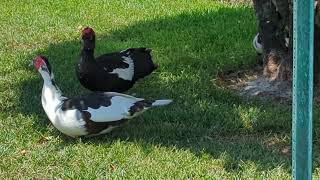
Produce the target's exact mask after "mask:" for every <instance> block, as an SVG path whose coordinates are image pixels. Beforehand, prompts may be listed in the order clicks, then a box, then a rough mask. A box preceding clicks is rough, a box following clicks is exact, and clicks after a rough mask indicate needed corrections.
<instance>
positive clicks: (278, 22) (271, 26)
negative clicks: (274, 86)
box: [253, 0, 320, 84]
mask: <svg viewBox="0 0 320 180" xmlns="http://www.w3.org/2000/svg"><path fill="white" fill-rule="evenodd" d="M315 2H316V3H317V0H316V1H315ZM253 4H254V9H255V13H256V17H257V25H258V31H259V35H260V38H261V44H262V46H263V53H262V59H263V75H264V77H266V78H268V79H269V80H270V81H277V82H284V81H289V82H291V81H292V0H253ZM316 7H318V5H317V6H316ZM315 18H316V20H315V22H316V25H315V36H314V37H315V54H314V57H315V66H314V67H315V69H314V72H315V76H314V77H315V78H314V79H315V82H316V84H319V83H318V82H319V79H320V78H319V65H320V63H319V45H318V42H319V22H320V19H319V18H320V13H319V8H316V17H315ZM286 37H289V43H288V45H287V46H286V41H285V38H286Z"/></svg>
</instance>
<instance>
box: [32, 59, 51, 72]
mask: <svg viewBox="0 0 320 180" xmlns="http://www.w3.org/2000/svg"><path fill="white" fill-rule="evenodd" d="M33 66H34V67H35V68H36V69H37V70H38V71H39V70H41V71H45V72H47V73H48V74H49V75H51V74H52V71H51V65H50V63H49V61H48V58H46V57H45V56H41V55H39V56H37V57H35V58H34V59H33Z"/></svg>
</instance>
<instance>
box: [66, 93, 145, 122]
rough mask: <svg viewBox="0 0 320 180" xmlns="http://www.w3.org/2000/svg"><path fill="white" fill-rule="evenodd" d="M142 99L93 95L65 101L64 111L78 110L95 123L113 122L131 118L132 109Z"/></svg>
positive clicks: (115, 94)
mask: <svg viewBox="0 0 320 180" xmlns="http://www.w3.org/2000/svg"><path fill="white" fill-rule="evenodd" d="M139 100H140V99H138V98H134V97H132V96H128V95H123V94H119V93H109V94H108V93H92V94H88V95H85V96H81V97H78V98H73V99H68V100H66V101H64V103H63V104H62V107H61V109H62V110H63V111H67V110H72V109H77V110H79V111H80V112H85V114H86V115H87V116H90V120H92V121H95V122H111V121H119V120H122V119H128V118H130V117H131V114H132V113H131V112H130V109H131V108H132V107H133V106H134V105H135V103H136V102H137V101H139Z"/></svg>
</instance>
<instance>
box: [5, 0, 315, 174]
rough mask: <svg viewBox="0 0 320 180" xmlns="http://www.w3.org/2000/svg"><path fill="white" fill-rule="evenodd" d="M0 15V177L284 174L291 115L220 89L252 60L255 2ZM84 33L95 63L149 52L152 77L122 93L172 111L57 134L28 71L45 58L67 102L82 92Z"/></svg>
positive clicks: (85, 4) (118, 4)
mask: <svg viewBox="0 0 320 180" xmlns="http://www.w3.org/2000/svg"><path fill="white" fill-rule="evenodd" d="M30 2H32V3H30ZM0 12H1V16H0V24H1V26H2V31H1V33H0V47H1V48H0V121H1V123H0V178H1V179H4V178H10V179H20V178H35V179H48V178H51V177H53V178H62V179H75V178H77V179H84V178H89V179H95V178H99V179H102V178H117V179H118V178H125V179H127V178H130V179H137V178H139V179H173V178H178V179H186V178H191V179H198V178H206V179H207V178H212V179H289V178H290V177H291V154H290V152H287V151H288V149H290V148H291V146H290V144H291V106H290V105H285V104H282V105H281V104H278V103H269V104H266V103H262V102H260V101H258V100H251V101H247V100H245V99H244V98H242V97H239V96H238V95H236V94H235V93H234V92H231V91H230V90H228V89H226V88H224V87H222V86H221V85H219V84H218V83H216V81H215V79H216V77H217V73H218V72H220V71H223V70H232V69H239V68H247V67H250V66H252V65H253V64H256V63H258V59H257V57H256V54H255V52H254V50H253V48H252V46H251V40H252V38H253V37H254V35H255V34H256V24H255V23H256V20H255V15H254V11H253V9H252V5H251V4H250V3H238V4H232V3H226V2H223V1H213V0H188V1H186V0H177V1H171V0H158V1H152V0H118V1H108V0H106V1H102V0H101V1H98V0H97V1H84V0H81V1H80V0H79V1H72V0H70V1H63V0H59V1H53V0H50V1H40V0H37V1H36V0H35V1H19V2H18V1H4V2H1V3H0ZM86 25H89V26H91V27H93V28H94V30H95V31H96V35H97V46H96V47H97V48H96V55H98V54H102V53H104V52H111V51H118V50H123V49H125V48H128V47H140V46H145V47H149V48H151V49H152V50H153V51H152V55H153V57H154V61H155V62H156V63H157V64H159V69H157V71H155V72H154V73H153V74H152V75H150V76H149V77H147V78H145V79H143V80H141V81H139V82H138V83H137V84H136V85H135V86H134V88H133V89H131V90H130V91H129V92H128V94H133V95H135V96H138V97H146V98H172V99H174V103H173V104H171V105H170V106H167V107H162V108H158V109H154V110H152V111H149V112H147V113H145V114H143V115H142V116H140V117H138V118H136V119H134V120H132V121H130V122H129V123H128V124H126V126H124V127H121V128H118V129H116V130H114V131H113V132H112V133H110V134H107V135H104V136H99V137H95V138H78V139H72V138H68V137H66V136H65V135H63V134H61V133H60V132H59V131H58V130H56V129H55V128H54V127H53V126H52V125H51V123H50V122H49V120H48V118H47V117H46V115H45V113H44V111H43V110H42V106H41V102H40V95H41V88H42V83H43V81H42V79H41V77H40V76H39V74H38V73H37V72H36V71H35V70H33V69H30V68H28V67H27V65H28V64H29V63H30V62H31V60H32V58H33V57H34V56H35V55H37V54H43V55H46V56H48V58H49V60H50V62H51V65H52V66H53V72H54V74H55V79H56V83H57V85H58V86H59V87H60V88H61V90H62V91H63V92H64V94H65V95H67V96H76V95H79V94H81V93H84V92H87V90H86V89H84V88H83V87H82V86H81V85H80V84H79V82H78V81H77V80H76V76H75V71H74V63H75V59H76V57H77V56H78V54H79V52H80V44H79V37H80V33H79V28H81V27H84V26H86ZM314 117H315V119H316V120H317V121H319V119H320V114H319V110H318V109H317V110H315V115H314ZM317 121H315V133H314V144H315V154H314V159H315V161H314V176H315V178H320V156H319V155H320V152H319V150H318V149H319V145H320V143H319V140H320V135H319V133H318V132H319V122H317Z"/></svg>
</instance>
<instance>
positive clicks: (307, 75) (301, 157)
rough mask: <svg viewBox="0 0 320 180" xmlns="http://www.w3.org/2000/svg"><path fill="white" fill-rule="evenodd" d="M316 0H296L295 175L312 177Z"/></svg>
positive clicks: (293, 125) (294, 4) (298, 178)
mask: <svg viewBox="0 0 320 180" xmlns="http://www.w3.org/2000/svg"><path fill="white" fill-rule="evenodd" d="M313 32H314V0H293V105H292V108H293V109H292V117H293V121H292V133H293V134H292V176H293V179H296V180H300V179H306V180H311V179H312V99H313V38H314V37H313V36H314V34H313Z"/></svg>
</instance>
